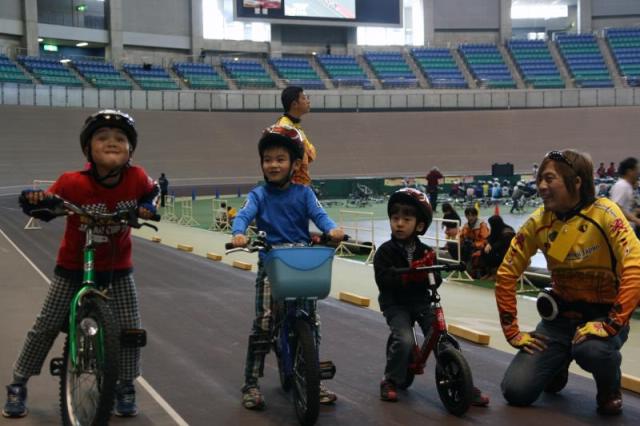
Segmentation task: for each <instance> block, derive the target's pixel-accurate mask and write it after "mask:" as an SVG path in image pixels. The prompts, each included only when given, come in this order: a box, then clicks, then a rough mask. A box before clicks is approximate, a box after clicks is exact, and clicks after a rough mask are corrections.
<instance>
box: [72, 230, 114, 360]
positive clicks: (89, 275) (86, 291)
mask: <svg viewBox="0 0 640 426" xmlns="http://www.w3.org/2000/svg"><path fill="white" fill-rule="evenodd" d="M85 235H86V239H85V246H84V253H83V254H84V256H83V257H84V264H83V265H84V266H83V278H82V287H81V288H80V290H79V291H78V292H77V293H76V294H75V296H74V297H73V299H72V301H71V306H70V308H69V343H70V345H69V352H70V358H71V363H72V365H73V367H74V368H76V367H77V365H78V347H77V340H76V333H77V330H76V326H75V324H76V318H77V312H78V307H79V306H81V305H82V301H83V299H84V298H85V297H86V296H88V295H97V296H100V297H102V298H103V299H107V297H106V295H105V294H104V293H103V292H100V291H98V290H97V289H96V286H95V271H94V269H93V265H94V259H95V246H94V243H93V228H92V227H90V226H89V227H88V228H87V230H86V233H85ZM97 346H98V347H97V351H98V360H99V361H102V359H103V355H104V339H103V335H102V328H99V329H98V340H97Z"/></svg>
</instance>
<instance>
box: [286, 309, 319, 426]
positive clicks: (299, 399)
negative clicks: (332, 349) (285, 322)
mask: <svg viewBox="0 0 640 426" xmlns="http://www.w3.org/2000/svg"><path fill="white" fill-rule="evenodd" d="M294 327H295V331H296V339H295V346H294V347H295V350H294V351H293V401H294V405H295V410H296V416H297V418H298V421H299V422H300V424H301V425H302V426H310V425H313V424H315V422H316V420H317V419H318V414H319V412H320V368H319V366H318V352H317V349H316V343H315V337H314V335H313V333H312V331H311V327H310V326H309V323H307V322H306V321H304V320H302V319H298V320H296V322H295V325H294Z"/></svg>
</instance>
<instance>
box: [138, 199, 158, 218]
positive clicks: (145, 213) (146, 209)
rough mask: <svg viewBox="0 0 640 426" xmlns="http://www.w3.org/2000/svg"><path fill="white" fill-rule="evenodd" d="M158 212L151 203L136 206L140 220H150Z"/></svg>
mask: <svg viewBox="0 0 640 426" xmlns="http://www.w3.org/2000/svg"><path fill="white" fill-rule="evenodd" d="M157 212H158V210H157V209H156V206H155V205H153V203H142V204H140V205H139V206H138V217H141V218H142V219H152V218H153V217H154V216H155V215H156V214H157Z"/></svg>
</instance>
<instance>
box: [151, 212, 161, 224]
mask: <svg viewBox="0 0 640 426" xmlns="http://www.w3.org/2000/svg"><path fill="white" fill-rule="evenodd" d="M160 219H162V216H161V215H159V214H158V213H156V214H154V215H153V216H151V219H149V220H152V221H154V222H160Z"/></svg>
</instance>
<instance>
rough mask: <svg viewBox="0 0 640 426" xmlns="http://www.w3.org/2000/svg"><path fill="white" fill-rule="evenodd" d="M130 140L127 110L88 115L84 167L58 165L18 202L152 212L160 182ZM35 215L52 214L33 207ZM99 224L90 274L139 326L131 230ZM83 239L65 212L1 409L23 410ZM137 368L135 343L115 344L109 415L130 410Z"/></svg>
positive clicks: (77, 278)
mask: <svg viewBox="0 0 640 426" xmlns="http://www.w3.org/2000/svg"><path fill="white" fill-rule="evenodd" d="M137 142H138V135H137V132H136V129H135V123H134V121H133V119H132V118H131V117H130V116H129V115H127V114H124V113H122V112H120V111H114V110H103V111H99V112H97V113H95V114H93V115H91V116H90V117H88V118H87V119H86V121H85V123H84V127H83V129H82V131H81V133H80V147H81V148H82V152H83V153H84V155H85V157H86V158H87V160H88V162H89V163H90V164H91V167H90V168H89V169H86V168H85V170H82V171H78V172H67V173H64V174H63V175H62V176H60V177H59V178H58V179H57V180H56V182H55V183H54V184H53V185H52V186H51V187H50V188H49V189H48V190H47V191H46V192H43V191H31V190H27V191H23V192H22V195H21V196H20V204H21V206H22V208H23V210H24V211H25V213H27V214H29V213H30V212H31V211H32V210H35V209H40V208H46V207H51V205H52V204H55V200H57V199H54V198H53V196H54V195H57V196H59V197H61V198H63V199H65V200H67V201H69V202H71V203H73V204H77V205H80V206H82V207H83V208H85V209H86V210H88V211H100V212H114V211H116V210H118V209H121V208H125V207H127V206H137V207H138V214H139V216H140V217H141V218H144V219H149V218H151V217H152V216H153V215H154V214H155V201H156V198H157V196H158V193H159V188H158V187H157V185H156V184H154V182H153V180H152V179H151V178H149V176H147V174H146V173H145V172H144V170H143V169H142V168H140V167H137V166H133V165H131V163H130V161H131V157H132V155H133V152H134V151H135V149H136V146H137ZM34 217H38V218H39V219H43V220H51V219H53V217H54V216H53V215H52V214H50V213H43V212H39V213H36V212H34ZM100 232H101V231H100V230H98V229H96V231H95V233H94V235H96V236H99V237H101V238H102V240H103V241H104V242H103V243H97V246H96V255H95V259H96V260H95V271H96V282H97V283H98V284H100V285H105V286H109V285H110V291H109V298H110V300H111V303H110V306H111V309H112V310H113V313H114V315H115V317H116V319H117V321H118V324H119V326H120V327H121V328H123V329H134V328H139V327H140V315H139V313H138V300H137V295H136V286H135V282H134V279H133V263H132V261H131V231H130V229H129V228H128V227H126V226H125V227H122V228H120V229H117V230H114V229H113V228H111V227H110V228H108V232H109V233H108V234H105V235H100V234H99V233H100ZM96 241H98V239H96ZM84 243H85V233H84V231H83V225H82V223H81V218H80V217H79V216H78V215H71V216H68V217H67V223H66V228H65V232H64V237H63V239H62V242H61V245H60V249H59V251H58V259H57V261H56V267H55V272H54V276H53V280H52V282H51V285H50V287H49V291H48V293H47V296H46V298H45V301H44V306H43V307H42V311H41V314H40V315H39V316H38V317H37V319H36V321H35V324H34V325H33V328H32V329H31V330H30V331H29V333H28V334H27V338H26V342H25V344H24V346H23V348H22V351H21V353H20V356H19V357H18V360H17V361H16V363H15V366H14V370H13V381H12V382H11V384H10V385H9V386H7V393H8V396H7V403H6V405H5V406H4V409H3V411H2V414H3V415H4V416H5V417H23V416H25V415H26V414H27V407H26V400H27V387H26V385H27V381H28V380H29V378H30V377H31V376H34V375H38V374H40V370H41V369H42V364H43V362H44V360H45V358H46V357H47V354H48V352H49V350H50V349H51V346H52V345H53V342H54V341H55V339H56V337H57V336H58V333H59V332H60V330H61V329H62V328H63V325H64V323H65V321H66V319H67V318H68V312H69V305H70V303H71V298H72V297H73V295H74V293H75V292H76V290H77V289H79V287H80V286H81V285H82V271H83V247H84ZM139 375H140V349H139V348H124V347H123V348H121V349H120V359H119V377H118V384H117V388H116V401H115V402H116V406H115V410H114V411H115V414H116V415H118V416H135V415H136V414H137V412H138V410H137V406H136V402H135V388H134V385H133V380H134V379H135V378H136V377H138V376H139Z"/></svg>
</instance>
